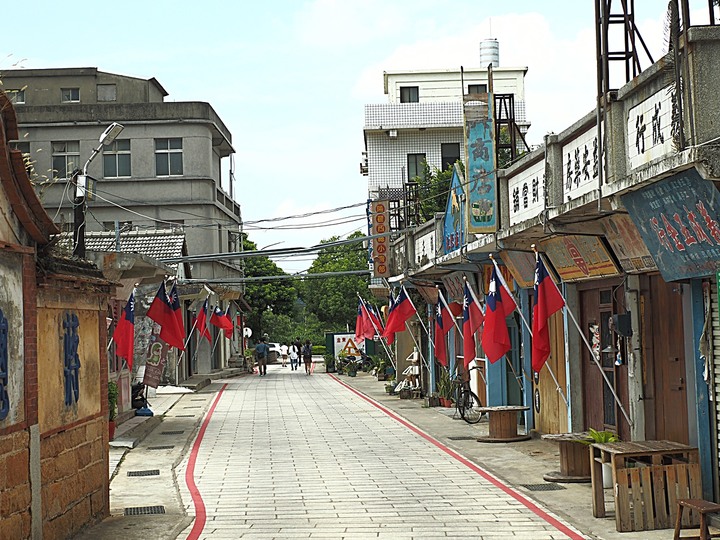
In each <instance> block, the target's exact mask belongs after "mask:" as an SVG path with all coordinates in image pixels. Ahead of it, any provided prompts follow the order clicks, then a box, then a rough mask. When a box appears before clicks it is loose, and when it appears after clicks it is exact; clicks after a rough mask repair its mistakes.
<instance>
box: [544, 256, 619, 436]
mask: <svg viewBox="0 0 720 540" xmlns="http://www.w3.org/2000/svg"><path fill="white" fill-rule="evenodd" d="M531 247H532V249H533V251H534V252H535V255H536V256H537V257H540V258H541V259H542V261H543V264H544V265H545V267H546V268H547V264H546V263H545V257H543V255H542V254H541V253H539V252H538V250H537V249H536V247H535V244H533V245H532V246H531ZM548 277H549V278H550V280H551V281H552V276H550V275H548ZM554 283H555V282H554V281H553V284H554ZM555 286H556V287H557V285H555ZM559 291H560V289H559V288H558V292H559ZM560 296H561V297H562V299H563V301H564V302H565V311H566V312H567V314H568V316H569V317H570V319H572V322H573V323H574V324H575V328H577V331H578V333H579V334H580V337H581V338H582V340H583V342H584V343H585V346H586V347H587V349H588V351H589V352H590V356H591V357H592V359H593V361H594V362H595V365H596V366H597V367H598V369H599V370H600V375H602V378H603V379H604V380H605V384H607V386H608V388H609V389H610V392H612V395H613V397H614V398H615V403H617V404H618V407H620V411H621V412H622V413H623V416H624V417H625V420H627V423H628V425H629V426H630V427H632V426H633V422H632V420H630V416H628V413H627V411H626V410H625V407H623V404H622V402H621V401H620V398H619V397H618V395H617V392H615V388H613V386H612V384H610V380H609V379H608V378H607V375H606V374H605V371H604V370H603V368H602V366H601V365H600V361H599V360H598V357H597V356H596V355H595V352H594V351H593V348H592V346H591V345H590V343H589V342H588V340H587V337H585V334H584V333H583V331H582V329H581V328H580V325H579V324H578V322H577V319H575V315H573V313H572V311H571V310H570V308H569V307H568V305H567V301H565V298H564V297H563V296H562V293H560Z"/></svg>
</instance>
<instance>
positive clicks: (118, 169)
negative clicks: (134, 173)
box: [103, 139, 131, 178]
mask: <svg viewBox="0 0 720 540" xmlns="http://www.w3.org/2000/svg"><path fill="white" fill-rule="evenodd" d="M103 176H104V177H105V178H120V177H129V176H131V174H130V139H118V140H115V141H113V142H111V143H110V144H108V145H107V146H106V147H105V149H104V150H103Z"/></svg>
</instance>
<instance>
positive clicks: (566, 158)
mask: <svg viewBox="0 0 720 540" xmlns="http://www.w3.org/2000/svg"><path fill="white" fill-rule="evenodd" d="M603 153H604V151H603ZM562 155H563V201H570V200H573V199H577V198H578V197H582V196H583V195H585V194H586V193H590V192H591V191H592V190H594V189H597V187H598V177H599V175H600V160H601V159H602V156H600V155H599V154H598V139H597V130H596V129H590V130H588V131H586V132H585V133H583V134H581V135H579V136H577V137H575V138H574V139H573V140H572V141H570V142H569V143H567V144H564V145H563V147H562Z"/></svg>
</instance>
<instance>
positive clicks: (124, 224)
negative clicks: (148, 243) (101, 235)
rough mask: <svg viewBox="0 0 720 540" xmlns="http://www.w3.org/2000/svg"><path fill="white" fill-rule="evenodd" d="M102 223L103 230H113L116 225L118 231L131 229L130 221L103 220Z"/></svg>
mask: <svg viewBox="0 0 720 540" xmlns="http://www.w3.org/2000/svg"><path fill="white" fill-rule="evenodd" d="M102 225H103V230H105V231H114V230H115V226H116V225H117V228H118V230H119V231H120V232H125V231H130V230H132V221H103V222H102Z"/></svg>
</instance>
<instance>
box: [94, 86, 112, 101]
mask: <svg viewBox="0 0 720 540" xmlns="http://www.w3.org/2000/svg"><path fill="white" fill-rule="evenodd" d="M97 100H98V101H117V86H116V85H114V84H98V85H97Z"/></svg>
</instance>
